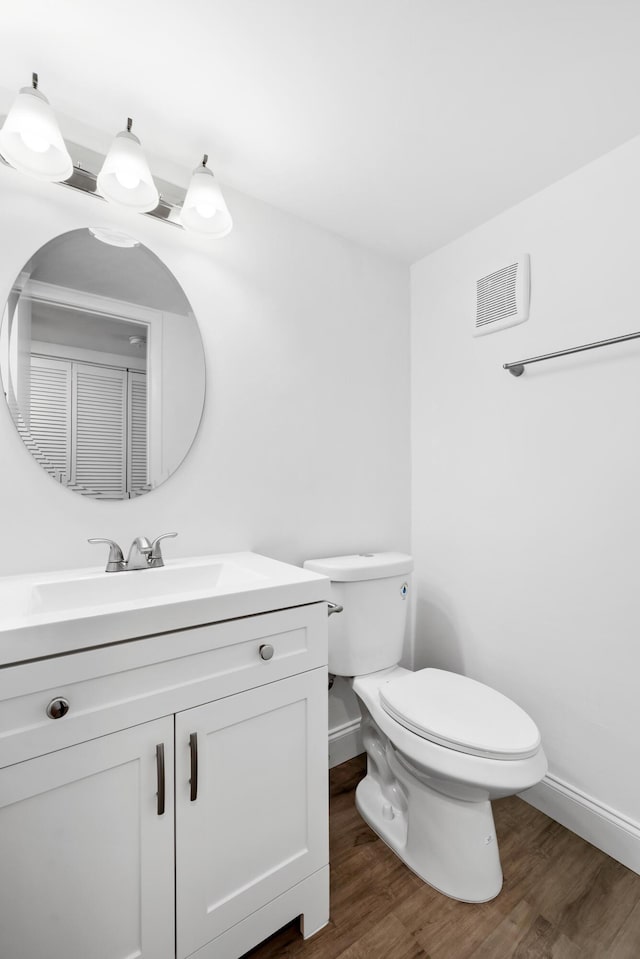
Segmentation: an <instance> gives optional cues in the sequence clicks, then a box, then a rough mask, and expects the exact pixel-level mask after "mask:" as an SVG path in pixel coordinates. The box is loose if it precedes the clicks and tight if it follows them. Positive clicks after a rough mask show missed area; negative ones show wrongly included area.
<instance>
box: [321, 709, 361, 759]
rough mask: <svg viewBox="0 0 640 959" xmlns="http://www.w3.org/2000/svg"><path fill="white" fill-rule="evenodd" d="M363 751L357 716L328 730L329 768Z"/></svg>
mask: <svg viewBox="0 0 640 959" xmlns="http://www.w3.org/2000/svg"><path fill="white" fill-rule="evenodd" d="M363 752H364V746H363V745H362V732H361V730H360V718H359V717H358V718H357V719H352V720H350V721H349V722H347V723H342V725H340V726H336V727H334V729H330V730H329V769H333V767H334V766H339V765H340V763H346V761H347V759H353V757H354V756H359V755H360V753H363Z"/></svg>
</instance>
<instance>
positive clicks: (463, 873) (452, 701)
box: [304, 553, 547, 902]
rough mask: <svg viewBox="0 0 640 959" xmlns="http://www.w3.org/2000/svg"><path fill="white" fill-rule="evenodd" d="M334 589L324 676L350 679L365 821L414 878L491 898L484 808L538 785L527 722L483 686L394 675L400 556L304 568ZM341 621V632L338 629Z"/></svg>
mask: <svg viewBox="0 0 640 959" xmlns="http://www.w3.org/2000/svg"><path fill="white" fill-rule="evenodd" d="M304 565H305V567H307V568H308V569H313V570H314V571H316V572H320V573H324V574H325V575H327V576H329V578H330V579H331V600H332V601H333V602H336V603H339V604H340V605H341V606H342V607H343V610H344V612H343V613H341V614H340V616H332V618H331V621H330V630H329V670H330V672H333V673H336V674H337V675H341V676H345V677H347V678H348V679H349V682H350V683H351V686H352V688H353V690H354V692H355V694H356V696H357V697H358V701H359V704H360V707H361V712H362V734H363V742H364V746H365V750H366V753H367V774H366V776H365V778H364V779H363V780H362V781H361V782H360V783H359V784H358V787H357V789H356V806H357V809H358V811H359V813H360V815H361V816H362V817H363V819H364V820H365V821H366V822H367V823H368V824H369V825H370V826H371V828H372V829H373V830H374V831H375V832H376V833H377V834H378V835H379V836H380V838H381V839H383V840H384V841H385V842H386V843H387V845H388V846H389V847H390V848H391V849H392V850H393V851H394V852H395V853H396V854H397V855H398V856H399V858H400V859H402V861H403V862H405V863H406V865H407V866H408V867H409V868H410V869H412V870H413V871H414V872H415V873H416V874H417V875H418V876H420V878H421V879H423V880H424V881H425V882H427V883H429V884H430V885H432V886H433V887H434V888H436V889H438V890H439V891H440V892H443V893H444V894H445V895H448V896H451V897H452V898H455V899H460V900H463V901H467V902H484V901H487V900H489V899H493V898H494V897H495V896H496V895H497V894H498V893H499V892H500V889H501V887H502V869H501V865H500V856H499V851H498V843H497V839H496V834H495V827H494V821H493V813H492V810H491V800H492V799H497V798H500V797H502V796H509V795H513V794H514V793H517V792H520V791H521V790H523V789H526V788H528V787H530V786H533V785H534V784H535V783H537V782H539V780H540V779H542V777H543V776H544V775H545V773H546V770H547V761H546V757H545V755H544V751H543V749H542V745H541V742H540V735H539V732H538V729H537V727H536V725H535V723H534V722H533V720H532V719H531V718H530V717H529V716H528V715H527V713H525V712H524V710H522V709H521V708H520V707H519V706H517V705H516V704H515V703H514V702H512V701H511V700H510V699H508V698H507V697H506V696H503V695H502V694H501V693H499V692H497V691H496V690H494V689H491V688H490V687H489V686H485V685H484V684H482V683H479V682H476V681H475V680H473V679H470V678H468V677H466V676H461V675H459V674H457V673H451V672H447V671H446V670H440V669H421V670H418V671H415V672H412V671H410V670H408V669H405V668H403V667H401V666H399V665H398V663H399V660H400V655H401V651H402V641H403V636H404V628H405V620H406V609H407V602H406V600H407V597H408V594H409V581H408V578H407V577H408V575H409V573H410V572H411V570H412V567H413V563H412V559H411V557H410V556H407V555H406V554H400V553H377V554H365V555H362V556H346V557H330V558H328V559H324V560H322V559H321V560H309V561H307V562H306V563H305V564H304ZM335 621H339V622H335Z"/></svg>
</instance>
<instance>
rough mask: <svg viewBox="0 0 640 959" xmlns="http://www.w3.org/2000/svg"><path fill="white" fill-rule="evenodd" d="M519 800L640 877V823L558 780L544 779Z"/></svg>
mask: <svg viewBox="0 0 640 959" xmlns="http://www.w3.org/2000/svg"><path fill="white" fill-rule="evenodd" d="M520 797H521V799H524V800H525V801H526V802H528V803H530V804H531V805H532V806H535V808H536V809H539V810H540V811H541V812H543V813H546V815H547V816H550V817H551V818H552V819H555V820H556V822H559V823H560V824H561V825H562V826H566V827H567V829H570V830H571V831H572V832H575V833H577V835H578V836H581V837H582V838H583V839H586V840H587V842H590V843H591V844H592V845H593V846H596V847H597V848H598V849H602V851H603V852H606V853H607V855H609V856H611V857H612V858H613V859H617V860H618V862H621V863H622V864H623V866H627V867H628V868H629V869H632V870H633V871H634V872H637V873H640V823H637V822H634V821H633V820H632V819H628V818H627V817H626V816H623V815H621V814H620V813H619V812H617V811H616V810H615V809H611V807H610V806H605V805H604V804H603V803H600V802H598V801H597V800H596V799H594V798H593V797H592V796H588V795H587V794H586V793H583V792H581V790H579V789H576V788H575V787H574V786H570V785H569V783H566V782H563V780H561V779H558V778H557V777H556V776H550V775H547V776H545V778H544V779H543V780H542V782H540V783H538V784H537V786H533V787H532V788H531V789H526V790H525V791H524V792H522V793H520Z"/></svg>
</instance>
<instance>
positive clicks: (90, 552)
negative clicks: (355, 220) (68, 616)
mask: <svg viewBox="0 0 640 959" xmlns="http://www.w3.org/2000/svg"><path fill="white" fill-rule="evenodd" d="M228 202H229V206H230V208H231V211H232V214H233V216H234V220H235V230H234V232H233V233H232V234H231V236H229V237H228V238H226V239H225V240H223V241H220V242H217V243H215V242H214V243H208V244H207V243H205V242H198V241H197V240H194V239H192V238H189V237H187V236H185V235H183V234H181V233H178V231H177V230H174V229H171V228H169V227H167V226H165V225H162V224H159V223H155V222H153V221H151V220H149V219H148V218H144V217H139V216H138V217H135V216H133V215H129V214H126V213H122V212H120V211H114V210H113V209H112V208H111V207H109V206H108V205H107V204H104V203H101V202H99V201H98V200H95V199H92V198H90V197H85V196H81V195H80V196H79V195H76V194H74V193H72V192H71V191H69V190H65V189H62V188H60V187H57V186H53V185H50V184H39V183H37V182H32V181H30V180H28V179H27V178H25V177H22V176H21V175H20V174H18V173H16V172H15V171H12V170H9V169H6V168H2V169H0V211H1V213H0V303H3V302H4V301H5V300H6V297H7V295H8V293H9V290H10V288H11V285H12V283H13V281H14V280H15V277H16V276H17V274H18V272H19V271H20V270H21V269H22V267H23V265H24V263H25V262H26V261H27V260H28V258H29V257H30V256H31V255H32V254H33V253H34V251H35V250H36V249H38V248H39V247H40V246H41V245H42V244H43V243H45V242H46V241H48V240H50V239H51V238H52V237H53V236H55V235H56V234H59V233H61V232H64V231H66V230H71V229H75V228H78V227H81V226H86V225H88V224H95V225H101V224H105V225H108V224H118V225H119V227H120V228H121V229H127V230H128V231H129V232H131V233H134V234H135V235H136V236H137V237H138V238H139V239H140V240H141V241H142V242H143V243H145V244H146V245H147V246H148V247H149V248H150V249H152V250H153V251H154V252H155V253H157V255H158V256H160V258H161V259H162V260H163V261H164V262H165V263H166V265H167V266H168V267H169V268H170V269H171V270H172V271H173V273H174V274H175V276H176V278H177V279H178V281H179V282H180V283H181V285H182V286H183V288H184V291H185V293H186V295H187V297H188V299H189V301H190V303H191V305H192V306H193V309H194V312H195V314H196V316H197V318H198V321H199V324H200V329H201V332H202V337H203V341H204V347H205V352H206V364H207V396H206V403H205V411H204V416H203V421H202V425H201V429H200V432H199V434H198V437H197V438H196V442H195V444H194V446H193V448H192V451H191V453H190V454H189V456H188V457H187V459H186V461H185V463H184V464H183V466H182V467H181V468H180V469H179V470H178V472H177V473H176V474H175V475H174V476H173V477H172V478H171V479H169V480H168V482H166V483H165V484H164V485H163V486H161V487H160V488H159V489H158V490H156V491H154V492H152V493H151V494H149V495H146V496H143V497H140V498H138V499H134V500H132V501H129V502H115V503H114V502H97V501H93V500H89V499H85V498H84V497H81V496H78V495H76V494H73V493H72V492H70V491H68V490H66V489H63V488H61V487H60V486H58V485H57V484H56V483H55V482H54V481H53V480H52V479H50V478H49V477H48V476H47V475H46V474H45V473H44V472H43V471H42V470H41V469H40V468H39V467H38V466H37V465H36V464H35V463H34V462H33V461H32V460H31V457H30V455H29V454H28V453H27V452H26V450H25V449H24V448H23V446H22V443H21V441H20V439H19V438H18V435H17V433H16V430H15V428H14V426H13V423H12V421H11V418H10V416H9V412H8V410H7V409H6V407H5V405H4V404H0V449H1V451H2V458H1V465H0V504H1V506H0V509H1V514H0V515H1V523H0V530H1V535H0V543H1V549H0V574H10V573H14V572H15V573H17V572H22V571H28V570H43V569H57V568H65V567H75V566H85V565H97V564H99V563H102V562H103V560H105V559H106V556H104V555H103V554H102V552H101V550H100V549H99V548H98V547H94V546H89V545H88V544H87V542H86V540H87V538H88V537H90V536H109V537H113V538H115V539H117V540H118V541H120V542H121V543H122V544H123V546H124V547H125V548H126V547H127V546H128V544H129V543H130V541H131V540H132V539H133V537H134V536H136V535H139V534H144V535H146V536H154V535H156V534H158V533H161V532H165V531H167V530H177V531H178V532H179V534H180V535H179V538H178V539H177V540H172V541H171V542H169V543H168V544H167V546H166V548H165V554H166V556H167V558H169V557H171V556H185V555H190V554H204V553H212V552H221V551H227V550H242V549H253V550H256V551H258V552H263V553H266V554H268V555H271V556H273V557H276V558H278V559H282V560H287V561H290V562H294V563H300V562H302V561H303V560H304V559H305V558H308V557H314V556H322V555H327V554H335V553H339V552H351V551H359V550H370V549H407V548H408V545H409V522H410V516H409V480H410V476H409V346H408V344H409V288H408V287H409V284H408V270H407V269H406V268H405V267H402V266H399V265H397V264H395V263H393V262H391V261H389V260H386V259H385V258H383V257H380V256H378V255H375V254H372V253H368V252H366V251H364V250H362V249H360V248H358V247H356V246H354V245H353V244H350V243H348V242H346V241H343V240H341V239H339V238H337V237H335V236H332V235H329V234H327V233H324V232H322V231H320V230H318V229H315V228H312V227H310V226H308V225H306V224H305V223H303V222H301V221H299V220H296V219H295V218H292V217H290V216H287V215H285V214H282V213H279V212H278V211H276V210H274V209H273V208H271V207H268V206H266V205H264V204H260V203H258V202H256V201H253V200H250V199H248V198H247V197H243V196H240V195H237V194H233V193H230V195H229V196H228Z"/></svg>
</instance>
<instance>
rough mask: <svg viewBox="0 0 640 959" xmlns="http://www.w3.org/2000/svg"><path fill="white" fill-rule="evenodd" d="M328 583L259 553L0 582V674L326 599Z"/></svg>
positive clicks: (27, 576) (32, 575)
mask: <svg viewBox="0 0 640 959" xmlns="http://www.w3.org/2000/svg"><path fill="white" fill-rule="evenodd" d="M328 587H329V581H328V579H327V578H326V577H325V576H321V575H319V574H317V573H312V572H310V571H309V570H305V569H301V568H299V567H297V566H292V565H290V564H289V563H282V562H279V561H278V560H274V559H270V558H268V557H266V556H261V555H260V554H258V553H252V552H241V553H221V554H217V555H212V556H197V557H191V558H189V559H178V560H172V561H168V562H167V563H166V565H165V566H164V567H162V568H161V569H149V570H134V571H130V572H118V573H105V572H104V569H103V567H93V568H85V569H76V570H63V571H57V572H44V573H29V574H25V575H18V576H4V577H0V667H2V666H8V665H12V664H15V663H19V662H26V661H29V660H33V659H40V658H48V657H51V656H57V655H61V654H64V653H70V652H73V651H77V650H81V649H90V648H93V647H96V646H104V645H108V644H111V643H118V642H123V641H126V640H128V639H133V638H140V637H143V636H152V635H156V634H161V633H167V632H172V631H174V630H183V629H188V628H190V627H194V626H201V625H203V624H205V623H214V622H221V621H222V620H226V619H237V618H239V617H243V616H254V615H256V614H259V613H267V612H272V611H273V610H276V609H285V608H287V607H290V606H302V605H306V604H307V603H317V602H324V601H327V600H328V599H329V589H328Z"/></svg>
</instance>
